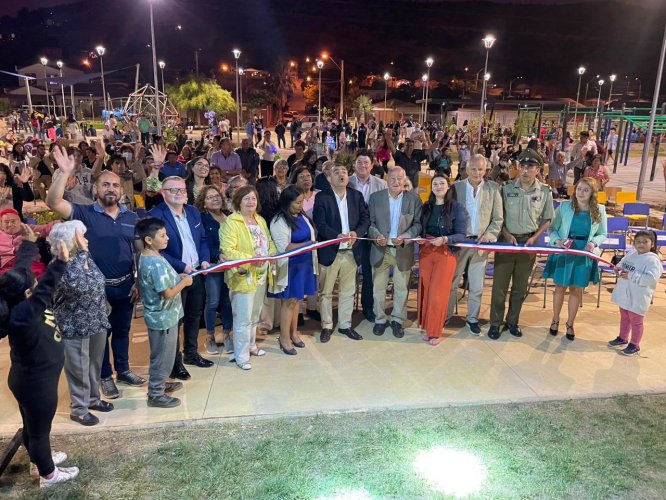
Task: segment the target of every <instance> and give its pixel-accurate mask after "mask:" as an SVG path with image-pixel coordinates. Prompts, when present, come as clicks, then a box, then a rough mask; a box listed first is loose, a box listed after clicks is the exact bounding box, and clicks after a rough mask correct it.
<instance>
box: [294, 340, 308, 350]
mask: <svg viewBox="0 0 666 500" xmlns="http://www.w3.org/2000/svg"><path fill="white" fill-rule="evenodd" d="M291 343H292V344H294V347H298V348H299V349H303V348H304V347H305V342H303V341H302V340H301V341H300V342H296V341H295V340H294V339H291Z"/></svg>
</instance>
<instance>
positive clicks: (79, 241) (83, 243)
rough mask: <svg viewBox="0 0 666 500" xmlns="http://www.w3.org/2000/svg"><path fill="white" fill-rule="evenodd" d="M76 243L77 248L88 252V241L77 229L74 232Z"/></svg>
mask: <svg viewBox="0 0 666 500" xmlns="http://www.w3.org/2000/svg"><path fill="white" fill-rule="evenodd" d="M74 242H75V243H76V248H78V249H79V250H81V251H83V252H87V251H88V240H87V239H86V238H85V237H84V236H83V234H81V232H80V231H79V230H78V229H77V230H76V231H74Z"/></svg>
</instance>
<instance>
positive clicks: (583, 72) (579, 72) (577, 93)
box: [573, 66, 585, 136]
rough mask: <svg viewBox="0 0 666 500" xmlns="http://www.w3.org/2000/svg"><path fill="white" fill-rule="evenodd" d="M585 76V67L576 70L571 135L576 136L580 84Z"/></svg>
mask: <svg viewBox="0 0 666 500" xmlns="http://www.w3.org/2000/svg"><path fill="white" fill-rule="evenodd" d="M584 74H585V66H581V67H580V68H578V91H577V92H576V108H575V109H574V126H573V135H574V136H575V135H576V125H577V120H578V101H579V100H580V84H581V81H582V79H583V75H584Z"/></svg>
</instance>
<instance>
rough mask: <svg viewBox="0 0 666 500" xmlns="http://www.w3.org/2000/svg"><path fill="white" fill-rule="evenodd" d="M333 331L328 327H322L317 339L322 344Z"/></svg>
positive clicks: (328, 338)
mask: <svg viewBox="0 0 666 500" xmlns="http://www.w3.org/2000/svg"><path fill="white" fill-rule="evenodd" d="M332 333H333V330H331V329H330V328H324V329H323V330H322V331H321V335H320V336H319V340H320V341H321V343H322V344H325V343H326V342H328V341H329V340H331V334H332Z"/></svg>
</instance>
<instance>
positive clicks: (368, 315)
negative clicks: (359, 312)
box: [363, 311, 377, 323]
mask: <svg viewBox="0 0 666 500" xmlns="http://www.w3.org/2000/svg"><path fill="white" fill-rule="evenodd" d="M363 316H365V319H367V320H368V321H369V322H370V323H374V322H375V321H376V320H377V316H375V313H374V312H373V311H363Z"/></svg>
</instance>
